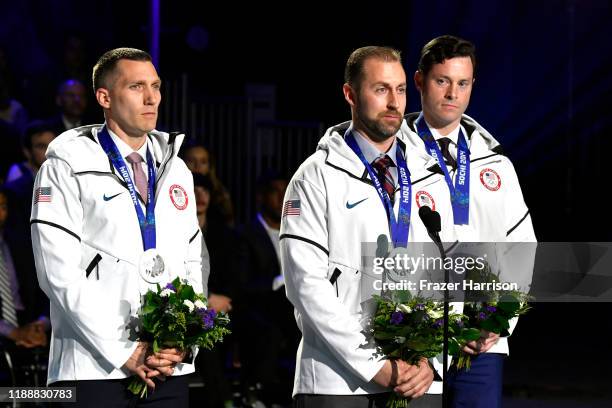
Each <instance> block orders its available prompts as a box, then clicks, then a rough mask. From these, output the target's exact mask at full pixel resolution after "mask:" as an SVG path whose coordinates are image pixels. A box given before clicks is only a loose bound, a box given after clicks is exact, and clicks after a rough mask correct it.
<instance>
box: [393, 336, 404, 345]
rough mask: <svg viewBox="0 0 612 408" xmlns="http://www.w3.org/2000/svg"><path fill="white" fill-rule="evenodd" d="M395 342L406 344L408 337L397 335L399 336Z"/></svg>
mask: <svg viewBox="0 0 612 408" xmlns="http://www.w3.org/2000/svg"><path fill="white" fill-rule="evenodd" d="M395 342H396V343H397V344H404V343H405V342H406V338H405V337H403V336H397V337H396V338H395Z"/></svg>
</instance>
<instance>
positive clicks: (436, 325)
mask: <svg viewBox="0 0 612 408" xmlns="http://www.w3.org/2000/svg"><path fill="white" fill-rule="evenodd" d="M442 326H444V319H438V320H436V321H435V322H434V324H433V327H434V328H436V329H439V328H440V327H442Z"/></svg>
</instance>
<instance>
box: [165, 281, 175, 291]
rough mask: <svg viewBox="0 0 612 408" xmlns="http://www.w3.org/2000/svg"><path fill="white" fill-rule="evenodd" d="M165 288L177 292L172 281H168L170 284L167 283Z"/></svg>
mask: <svg viewBox="0 0 612 408" xmlns="http://www.w3.org/2000/svg"><path fill="white" fill-rule="evenodd" d="M164 289H170V290H171V291H173V292H176V288H175V287H174V285H173V284H172V283H171V282H169V283H168V284H167V285H166V286H165V287H164Z"/></svg>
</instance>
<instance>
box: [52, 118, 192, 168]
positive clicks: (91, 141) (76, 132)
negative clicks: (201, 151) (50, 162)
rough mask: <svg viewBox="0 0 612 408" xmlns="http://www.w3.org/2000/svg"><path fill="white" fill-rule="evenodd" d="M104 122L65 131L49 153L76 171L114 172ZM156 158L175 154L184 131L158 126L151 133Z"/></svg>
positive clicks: (160, 161)
mask: <svg viewBox="0 0 612 408" xmlns="http://www.w3.org/2000/svg"><path fill="white" fill-rule="evenodd" d="M103 126H104V125H103V124H97V125H88V126H81V127H78V128H75V129H71V130H69V131H67V132H64V133H62V134H61V135H60V136H58V137H57V138H55V139H54V140H53V141H52V142H51V143H50V144H49V147H48V149H47V157H48V158H49V157H57V158H59V159H62V160H64V161H66V162H68V164H69V165H70V167H71V168H72V170H73V171H74V172H75V173H82V172H100V173H109V172H111V173H112V172H113V169H112V165H111V163H110V160H109V159H108V157H107V156H106V153H105V152H104V150H102V147H101V146H100V142H99V140H98V132H99V131H100V130H101V129H102V127H103ZM148 138H149V141H150V142H151V143H150V146H151V150H152V152H151V153H152V154H153V157H154V159H155V161H156V162H157V163H158V165H159V164H162V163H165V162H166V161H168V160H170V159H172V158H173V157H175V156H176V155H177V153H178V150H179V148H180V146H181V143H182V141H183V138H184V135H183V134H178V133H170V134H168V133H164V132H159V131H156V130H153V131H151V132H150V133H149V134H148Z"/></svg>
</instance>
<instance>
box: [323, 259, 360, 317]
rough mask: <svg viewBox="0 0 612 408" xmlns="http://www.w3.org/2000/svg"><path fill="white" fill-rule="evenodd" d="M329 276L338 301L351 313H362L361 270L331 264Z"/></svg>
mask: <svg viewBox="0 0 612 408" xmlns="http://www.w3.org/2000/svg"><path fill="white" fill-rule="evenodd" d="M327 276H328V279H329V283H330V284H331V285H332V286H333V287H334V290H335V292H336V296H337V297H338V299H340V301H341V302H342V303H343V304H344V305H346V306H347V307H348V309H349V310H350V311H351V313H359V312H360V311H361V307H360V303H361V273H360V272H359V270H358V269H356V268H351V267H349V266H346V265H342V264H338V263H335V262H330V264H329V269H328V274H327Z"/></svg>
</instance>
